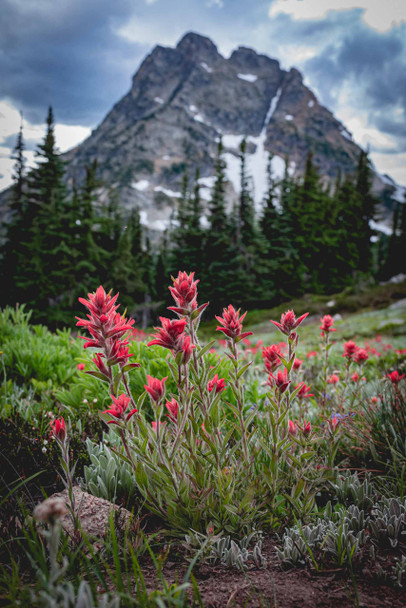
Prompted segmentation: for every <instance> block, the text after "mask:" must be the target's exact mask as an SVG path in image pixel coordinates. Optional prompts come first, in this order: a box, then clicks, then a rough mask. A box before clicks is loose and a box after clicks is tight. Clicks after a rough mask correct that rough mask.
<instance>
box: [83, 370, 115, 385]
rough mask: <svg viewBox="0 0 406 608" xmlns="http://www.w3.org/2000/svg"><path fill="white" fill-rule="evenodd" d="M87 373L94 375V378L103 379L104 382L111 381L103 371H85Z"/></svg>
mask: <svg viewBox="0 0 406 608" xmlns="http://www.w3.org/2000/svg"><path fill="white" fill-rule="evenodd" d="M85 374H87V375H88V376H93V377H94V378H98V379H99V380H102V381H103V382H107V383H109V382H110V380H109V379H108V378H107V376H105V375H104V374H102V373H101V372H96V371H92V372H85Z"/></svg>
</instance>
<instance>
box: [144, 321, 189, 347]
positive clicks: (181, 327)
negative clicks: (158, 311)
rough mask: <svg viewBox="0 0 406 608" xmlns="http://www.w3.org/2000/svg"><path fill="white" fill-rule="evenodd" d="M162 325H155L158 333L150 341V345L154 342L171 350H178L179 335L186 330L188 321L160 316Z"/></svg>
mask: <svg viewBox="0 0 406 608" xmlns="http://www.w3.org/2000/svg"><path fill="white" fill-rule="evenodd" d="M159 319H160V321H161V323H162V327H155V329H156V330H157V334H156V335H155V336H153V337H154V339H153V340H151V342H148V346H152V345H153V344H159V346H163V347H164V348H169V350H172V351H173V350H175V351H176V350H177V349H178V348H179V337H180V336H181V335H182V334H183V332H184V331H185V328H186V325H187V321H186V319H166V318H165V317H159Z"/></svg>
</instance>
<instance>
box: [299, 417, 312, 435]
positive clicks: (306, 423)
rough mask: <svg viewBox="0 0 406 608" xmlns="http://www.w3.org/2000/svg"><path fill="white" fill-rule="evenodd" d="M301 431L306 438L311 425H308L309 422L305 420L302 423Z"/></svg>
mask: <svg viewBox="0 0 406 608" xmlns="http://www.w3.org/2000/svg"><path fill="white" fill-rule="evenodd" d="M301 430H302V433H303V435H305V436H306V437H307V436H308V435H310V433H311V430H312V425H311V424H310V422H308V421H307V420H305V421H304V422H303V426H302V428H301Z"/></svg>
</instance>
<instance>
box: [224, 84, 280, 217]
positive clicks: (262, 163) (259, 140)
mask: <svg viewBox="0 0 406 608" xmlns="http://www.w3.org/2000/svg"><path fill="white" fill-rule="evenodd" d="M281 93H282V89H278V91H277V93H276V95H275V96H274V97H273V98H272V100H271V103H270V105H269V109H268V111H267V113H266V116H265V120H264V123H263V126H262V129H261V133H260V134H259V135H258V136H257V137H253V136H252V135H250V136H249V137H247V142H249V143H252V144H254V145H255V151H254V153H253V154H247V172H248V175H249V176H251V178H252V181H253V189H254V201H255V203H256V206H257V208H259V207H260V204H261V203H262V201H263V199H264V196H265V194H266V191H267V164H268V151H267V150H266V149H265V140H266V128H267V126H268V123H269V121H270V120H271V118H272V115H273V113H274V112H275V110H276V108H277V105H278V102H279V99H280V96H281ZM242 139H243V136H242V135H235V134H229V135H224V136H223V144H224V148H226V149H229V150H230V149H232V150H234V151H235V152H239V146H240V143H241V140H242ZM235 152H234V153H232V152H226V154H225V155H224V160H225V161H226V163H227V170H226V175H227V179H228V180H229V181H230V182H231V183H232V185H233V188H234V190H235V192H239V191H240V159H239V156H236V154H235ZM272 170H273V173H274V177H275V178H276V179H279V178H281V177H283V174H284V171H285V161H284V160H283V159H282V158H280V157H279V156H274V158H273V159H272Z"/></svg>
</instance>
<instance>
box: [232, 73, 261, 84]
mask: <svg viewBox="0 0 406 608" xmlns="http://www.w3.org/2000/svg"><path fill="white" fill-rule="evenodd" d="M237 77H238V78H240V79H241V80H246V81H247V82H255V81H256V80H258V76H256V75H255V74H237Z"/></svg>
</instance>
